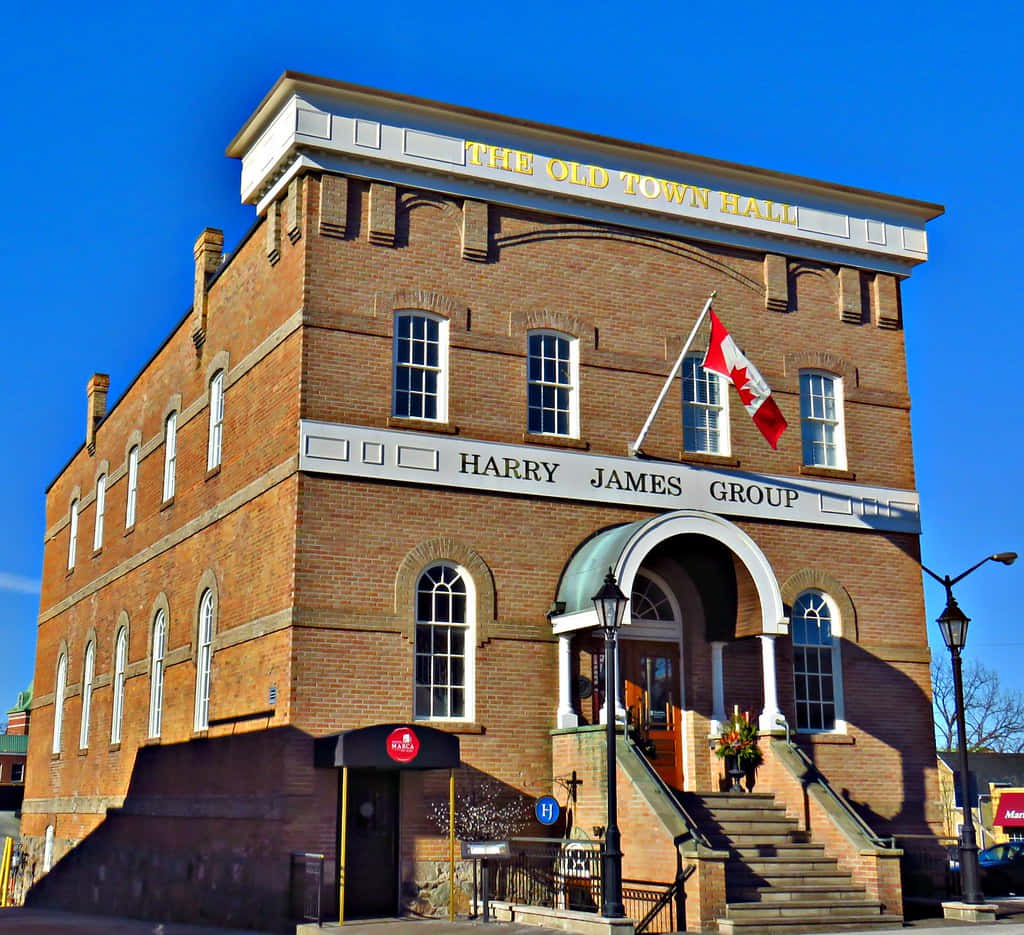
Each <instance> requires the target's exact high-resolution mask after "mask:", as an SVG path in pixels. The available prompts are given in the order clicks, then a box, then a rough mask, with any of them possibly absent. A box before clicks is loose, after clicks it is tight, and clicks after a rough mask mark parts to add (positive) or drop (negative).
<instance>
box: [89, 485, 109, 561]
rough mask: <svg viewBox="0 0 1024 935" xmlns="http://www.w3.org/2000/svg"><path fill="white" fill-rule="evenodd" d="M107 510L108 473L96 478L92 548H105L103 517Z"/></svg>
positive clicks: (96, 549)
mask: <svg viewBox="0 0 1024 935" xmlns="http://www.w3.org/2000/svg"><path fill="white" fill-rule="evenodd" d="M106 512H107V475H106V474H100V476H99V477H98V478H96V526H95V528H94V529H93V534H92V550H93V551H94V552H96V551H98V550H99V549H101V548H103V519H104V517H105V515H106Z"/></svg>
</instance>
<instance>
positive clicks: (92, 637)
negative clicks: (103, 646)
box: [80, 627, 100, 685]
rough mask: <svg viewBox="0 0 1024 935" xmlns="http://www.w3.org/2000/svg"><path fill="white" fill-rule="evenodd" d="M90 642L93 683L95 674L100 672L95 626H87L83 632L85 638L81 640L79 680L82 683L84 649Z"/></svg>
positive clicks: (83, 680)
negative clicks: (86, 629) (84, 632)
mask: <svg viewBox="0 0 1024 935" xmlns="http://www.w3.org/2000/svg"><path fill="white" fill-rule="evenodd" d="M90 643H92V680H93V684H95V682H96V676H97V675H99V674H100V655H99V651H100V641H99V638H98V637H97V635H96V627H89V629H88V631H86V634H85V640H84V641H83V642H82V661H81V663H80V665H81V667H82V668H81V672H82V678H81V682H82V684H83V685H84V684H85V651H86V650H87V649H88V648H89V644H90Z"/></svg>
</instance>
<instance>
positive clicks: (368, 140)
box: [355, 119, 380, 149]
mask: <svg viewBox="0 0 1024 935" xmlns="http://www.w3.org/2000/svg"><path fill="white" fill-rule="evenodd" d="M355 124H356V126H355V142H356V145H357V146H366V147H368V148H369V149H380V124H379V123H377V122H376V121H375V120H358V119H357V120H356V122H355Z"/></svg>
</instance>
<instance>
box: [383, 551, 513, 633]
mask: <svg viewBox="0 0 1024 935" xmlns="http://www.w3.org/2000/svg"><path fill="white" fill-rule="evenodd" d="M438 562H446V563H448V564H451V565H458V566H460V567H462V568H464V569H465V570H466V572H467V574H469V575H471V576H472V578H473V585H474V591H475V592H476V606H475V607H474V619H475V621H476V639H477V644H478V645H480V644H482V643H484V642H485V641H486V640H487V639H488V637H489V635H490V633H489V630H490V627H489V624H490V623H491V622H493V620H494V619H495V612H496V609H497V594H496V592H495V588H494V576H493V575H492V574H491V569H490V567H489V566H488V564H487V563H486V562H485V561H484V560H483V558H482V557H481V556H480V553H479V552H477V551H475V550H474V549H471V548H470V547H469V546H468V545H465V544H463V543H461V542H459V541H458V540H457V539H453V538H451V537H450V536H438V537H437V538H435V539H427V540H426V541H425V542H421V543H420V544H419V545H418V546H416V548H414V549H413V550H412V551H411V552H409V553H408V554H407V555H406V556H405V558H404V559H402V562H401V564H400V565H399V566H398V573H397V574H396V575H395V616H396V617H397V618H398V620H399V621H401V622H402V632H403V633H404V634H405V637H406V638H407V639H408V640H410V642H411V641H412V639H413V635H414V634H413V624H414V621H413V614H412V613H411V611H412V609H413V608H414V607H415V606H416V585H417V582H418V581H419V578H420V575H421V574H422V573H423V571H424V569H426V568H428V567H429V566H431V565H434V564H437V563H438Z"/></svg>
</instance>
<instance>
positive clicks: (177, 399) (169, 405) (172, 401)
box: [160, 393, 181, 440]
mask: <svg viewBox="0 0 1024 935" xmlns="http://www.w3.org/2000/svg"><path fill="white" fill-rule="evenodd" d="M172 412H176V413H178V414H179V415H180V414H181V393H175V394H174V395H173V396H171V397H170V398H169V399H168V400H167V402H166V403H164V411H163V415H162V416H161V417H160V438H161V440H162V439H163V436H164V432H166V431H167V417H168V416H169V415H170V414H171V413H172Z"/></svg>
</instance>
